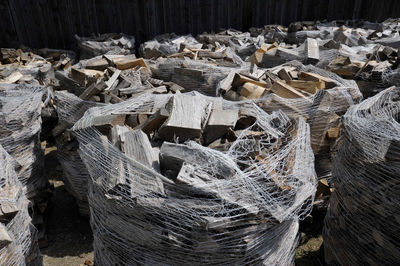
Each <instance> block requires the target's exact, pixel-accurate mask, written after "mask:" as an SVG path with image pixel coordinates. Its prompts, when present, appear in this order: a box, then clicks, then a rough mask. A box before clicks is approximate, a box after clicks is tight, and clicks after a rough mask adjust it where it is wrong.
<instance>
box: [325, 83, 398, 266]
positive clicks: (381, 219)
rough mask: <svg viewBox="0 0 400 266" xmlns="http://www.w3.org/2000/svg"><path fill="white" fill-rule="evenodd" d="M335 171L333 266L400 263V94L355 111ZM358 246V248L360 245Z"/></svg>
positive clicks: (328, 245) (330, 229)
mask: <svg viewBox="0 0 400 266" xmlns="http://www.w3.org/2000/svg"><path fill="white" fill-rule="evenodd" d="M343 126H344V134H343V138H342V139H341V141H340V142H338V151H337V155H336V157H335V158H336V159H335V162H334V167H333V183H334V187H335V190H334V192H333V195H332V197H331V199H330V207H329V209H328V214H327V217H326V220H325V228H324V246H325V258H326V261H327V263H328V264H329V265H338V264H341V265H344V264H348V265H362V264H364V265H365V264H369V265H377V264H380V265H393V264H396V263H397V262H398V261H399V259H400V254H399V252H398V251H399V248H400V242H399V241H398V240H399V237H400V235H399V230H398V229H399V218H400V216H399V211H400V197H399V196H400V194H399V185H400V179H399V172H400V160H399V158H400V134H399V133H400V88H395V87H392V88H388V89H386V90H385V91H383V92H381V93H379V94H377V95H376V96H374V97H372V98H370V99H367V100H365V101H364V102H362V103H361V104H359V105H355V106H353V107H351V108H350V109H349V110H348V112H347V113H346V115H345V116H344V120H343ZM354 243H357V244H356V245H355V244H354Z"/></svg>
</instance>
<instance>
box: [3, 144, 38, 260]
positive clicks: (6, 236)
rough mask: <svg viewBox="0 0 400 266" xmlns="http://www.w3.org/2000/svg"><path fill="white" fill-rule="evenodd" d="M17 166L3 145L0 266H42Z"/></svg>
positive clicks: (27, 202)
mask: <svg viewBox="0 0 400 266" xmlns="http://www.w3.org/2000/svg"><path fill="white" fill-rule="evenodd" d="M14 167H15V161H14V159H13V158H12V157H11V156H10V155H9V154H8V153H7V152H6V151H5V150H4V149H3V147H1V145H0V176H1V180H0V206H1V209H0V265H33V266H34V265H42V256H41V254H40V251H39V246H38V242H37V230H36V228H35V227H34V226H33V225H32V224H31V217H30V216H29V213H28V206H29V200H28V199H27V198H26V196H25V194H24V189H23V186H22V183H21V182H20V181H19V180H18V176H17V173H16V172H15V170H14Z"/></svg>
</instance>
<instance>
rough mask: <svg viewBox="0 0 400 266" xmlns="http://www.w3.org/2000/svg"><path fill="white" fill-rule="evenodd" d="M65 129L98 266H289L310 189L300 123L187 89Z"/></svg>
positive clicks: (148, 97)
mask: <svg viewBox="0 0 400 266" xmlns="http://www.w3.org/2000/svg"><path fill="white" fill-rule="evenodd" d="M138 116H141V117H146V119H143V120H141V121H140V122H139V123H132V121H133V120H135V119H134V118H136V117H138ZM72 130H73V132H74V134H76V136H77V138H78V141H79V152H80V155H81V158H82V160H83V161H84V163H85V165H86V167H87V169H88V172H89V174H90V180H89V195H88V199H89V204H90V213H91V226H92V229H93V233H94V249H95V264H96V265H199V264H201V265H221V264H226V265H275V264H280V265H290V264H292V263H293V260H294V251H295V246H296V243H297V232H298V220H299V219H301V218H303V217H305V216H306V215H307V214H308V213H309V212H310V209H311V207H312V202H313V198H314V193H315V184H316V174H315V170H314V165H313V163H314V158H313V154H312V150H311V144H310V135H309V134H310V133H309V126H308V125H307V124H306V122H305V121H304V119H302V118H295V119H290V118H289V117H288V116H286V115H285V114H284V113H283V112H281V111H277V112H273V113H271V114H267V113H266V112H264V111H263V110H262V109H260V108H259V107H257V106H256V105H255V104H254V103H234V102H229V101H226V100H223V99H222V98H212V97H205V96H202V95H200V94H198V93H196V92H191V93H185V94H175V95H154V94H144V95H141V96H138V97H137V98H133V99H129V100H127V101H125V102H122V103H119V104H113V105H106V106H103V107H94V108H91V109H89V110H88V111H86V113H85V115H84V116H83V117H82V118H81V119H80V120H79V121H78V122H77V123H76V124H75V125H74V127H73V128H72Z"/></svg>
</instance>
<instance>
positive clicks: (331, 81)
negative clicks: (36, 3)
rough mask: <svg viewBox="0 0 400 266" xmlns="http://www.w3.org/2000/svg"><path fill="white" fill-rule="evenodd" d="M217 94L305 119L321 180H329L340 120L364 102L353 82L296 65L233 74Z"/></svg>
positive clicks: (292, 63)
mask: <svg viewBox="0 0 400 266" xmlns="http://www.w3.org/2000/svg"><path fill="white" fill-rule="evenodd" d="M218 91H219V93H220V94H222V95H223V96H224V98H226V99H229V100H233V101H235V100H236V101H246V100H251V101H254V102H255V103H257V104H258V105H259V106H260V107H261V108H262V109H263V110H265V111H266V112H273V111H276V110H282V111H283V112H284V113H285V114H287V115H288V116H290V117H302V118H304V119H305V120H306V121H307V123H309V124H310V128H311V145H312V148H313V151H314V154H315V155H316V169H317V174H318V176H319V177H329V176H330V168H331V154H330V149H331V147H332V145H333V143H334V142H335V141H336V139H337V137H338V135H339V131H340V116H342V115H343V114H344V113H345V112H346V110H347V109H348V108H349V106H351V105H353V104H356V103H358V102H359V101H360V100H361V99H362V95H361V93H360V91H359V89H358V86H357V84H356V83H355V82H354V81H351V80H344V79H342V78H340V77H339V76H337V75H336V74H334V73H330V72H328V71H325V70H322V69H319V68H317V67H314V66H310V65H308V66H304V65H303V64H301V63H300V62H297V61H292V62H289V63H286V64H283V65H280V66H277V67H275V68H271V69H256V70H254V71H253V72H250V71H248V70H242V71H238V72H236V73H230V74H229V75H228V76H227V77H226V78H225V79H224V80H222V81H221V82H220V83H219V88H218Z"/></svg>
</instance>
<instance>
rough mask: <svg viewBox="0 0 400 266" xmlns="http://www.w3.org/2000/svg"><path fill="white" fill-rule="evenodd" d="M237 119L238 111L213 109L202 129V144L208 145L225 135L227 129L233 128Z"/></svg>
mask: <svg viewBox="0 0 400 266" xmlns="http://www.w3.org/2000/svg"><path fill="white" fill-rule="evenodd" d="M238 118H239V114H238V110H220V109H213V110H212V111H211V115H210V117H209V119H208V121H207V125H206V127H205V129H204V133H203V136H204V144H205V145H208V144H209V143H211V142H213V141H214V140H216V139H219V138H221V137H222V136H224V135H226V133H227V132H228V129H229V128H234V127H235V125H236V121H237V120H238Z"/></svg>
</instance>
